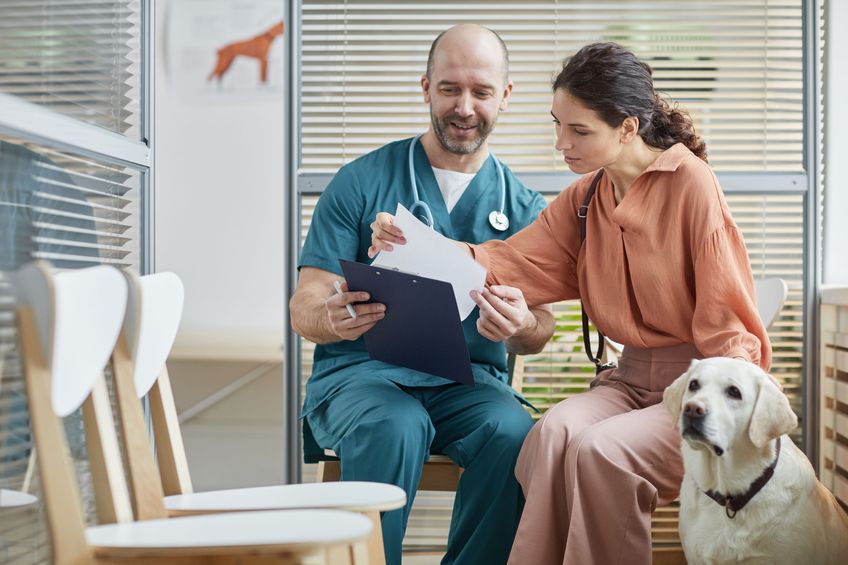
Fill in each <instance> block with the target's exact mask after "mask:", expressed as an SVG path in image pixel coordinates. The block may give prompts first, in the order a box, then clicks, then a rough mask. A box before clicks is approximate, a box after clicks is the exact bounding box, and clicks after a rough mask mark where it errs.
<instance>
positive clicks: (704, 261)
mask: <svg viewBox="0 0 848 565" xmlns="http://www.w3.org/2000/svg"><path fill="white" fill-rule="evenodd" d="M694 259H695V315H694V317H693V320H692V335H693V337H694V341H695V346H696V347H697V348H698V350H699V351H700V352H701V353H702V354H703V355H705V356H706V357H741V358H743V359H746V360H748V361H751V362H752V363H756V364H757V365H759V366H760V367H762V368H763V369H764V370H768V369H769V367H770V366H771V344H770V343H769V338H768V334H767V333H766V330H765V328H764V327H763V323H762V321H761V320H760V316H759V314H758V312H757V306H756V302H755V296H754V288H753V277H752V274H751V265H750V263H749V262H748V254H747V251H746V249H745V243H744V241H743V239H742V235H741V234H740V233H739V229H738V228H737V227H736V226H735V225H733V224H732V223H725V224H724V225H722V226H721V227H719V228H718V229H716V230H715V231H714V232H712V233H711V234H710V235H709V236H707V237H706V238H705V239H704V241H703V242H702V243H701V245H700V249H699V250H697V251H696V254H695V258H694Z"/></svg>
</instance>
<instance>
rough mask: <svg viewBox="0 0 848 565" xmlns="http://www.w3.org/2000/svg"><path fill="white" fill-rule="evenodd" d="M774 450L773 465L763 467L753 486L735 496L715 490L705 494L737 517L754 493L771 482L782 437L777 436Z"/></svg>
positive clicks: (729, 515)
mask: <svg viewBox="0 0 848 565" xmlns="http://www.w3.org/2000/svg"><path fill="white" fill-rule="evenodd" d="M774 450H775V452H776V453H775V454H774V461H772V462H771V465H769V466H768V467H766V468H765V469H763V472H762V474H760V476H759V477H757V479H756V480H755V481H754V482H753V483H751V486H749V487H748V490H747V491H745V492H743V493H742V494H737V495H735V496H734V495H729V494H721V493H718V492H713V491H712V490H707V491H704V494H706V495H707V496H709V497H710V498H712V499H713V500H715V501H716V502H717V503H719V504H720V505H722V506H724V511H725V513H726V514H727V517H728V518H733V517H735V516H736V513H737V512H739V511H740V510H742V509H743V508H745V505H746V504H748V502H750V500H751V499H752V498H754V495H756V494H757V493H758V492H760V490H762V488H763V487H764V486H766V483H767V482H769V479H771V477H772V475H774V470H775V468H776V467H777V461H778V460H779V459H780V438H777V442H776V443H775V447H774Z"/></svg>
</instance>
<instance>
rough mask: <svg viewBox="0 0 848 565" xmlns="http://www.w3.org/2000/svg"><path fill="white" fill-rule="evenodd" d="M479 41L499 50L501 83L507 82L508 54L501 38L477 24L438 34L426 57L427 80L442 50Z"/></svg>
mask: <svg viewBox="0 0 848 565" xmlns="http://www.w3.org/2000/svg"><path fill="white" fill-rule="evenodd" d="M480 41H488V42H491V44H492V47H494V48H497V49H500V50H501V54H502V55H503V82H504V84H506V83H507V82H508V81H509V52H508V51H507V49H506V43H504V42H503V39H501V36H499V35H498V34H497V33H495V32H494V31H492V30H491V29H489V28H487V27H483V26H481V25H477V24H459V25H455V26H453V27H451V28H449V29H446V30H445V31H443V32H442V33H440V34H439V35H438V36H437V37H436V39H435V40H433V44H432V45H431V46H430V53H429V54H428V55H427V78H428V79H432V77H433V69H434V66H435V64H436V58H437V56H438V53H439V51H440V49H442V48H459V49H462V48H463V47H465V46H467V45H469V44H473V43H477V42H480Z"/></svg>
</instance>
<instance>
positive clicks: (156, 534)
mask: <svg viewBox="0 0 848 565" xmlns="http://www.w3.org/2000/svg"><path fill="white" fill-rule="evenodd" d="M371 529H372V525H371V521H370V520H369V519H368V518H366V517H364V516H362V515H361V514H354V513H352V512H343V511H336V510H296V511H291V510H287V511H277V512H241V513H234V514H215V515H209V516H192V517H187V518H168V519H164V520H147V521H141V522H131V523H123V524H109V525H104V526H94V527H91V528H87V529H86V532H85V535H86V539H87V540H88V543H89V545H91V546H93V547H94V548H95V551H96V550H98V549H99V550H102V551H108V552H109V553H110V554H113V553H114V550H118V552H120V550H135V551H138V550H150V551H154V550H163V549H169V550H189V549H195V550H202V549H203V548H223V547H232V548H237V549H238V550H244V549H250V548H261V549H272V548H273V547H275V546H281V545H286V546H289V547H291V546H295V545H296V546H298V547H300V548H308V547H309V546H311V545H315V546H316V547H326V546H327V545H328V544H343V543H349V542H353V541H356V540H361V539H364V538H365V537H367V536H368V535H369V534H370V533H371Z"/></svg>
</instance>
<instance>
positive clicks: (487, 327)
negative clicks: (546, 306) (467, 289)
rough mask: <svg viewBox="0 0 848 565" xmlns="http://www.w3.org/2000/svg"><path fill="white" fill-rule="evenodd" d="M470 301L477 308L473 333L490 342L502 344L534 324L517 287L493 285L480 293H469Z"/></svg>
mask: <svg viewBox="0 0 848 565" xmlns="http://www.w3.org/2000/svg"><path fill="white" fill-rule="evenodd" d="M471 299H472V300H474V302H475V303H476V304H477V306H479V307H480V318H479V319H478V320H477V331H478V332H480V335H482V336H483V337H485V338H486V339H489V340H491V341H506V340H508V339H510V338H511V337H514V336H515V335H517V334H520V333H521V332H524V331H527V330H529V329H531V328H533V327H534V326H535V324H536V318H535V317H534V316H533V314H532V313H531V312H530V309H529V308H528V307H527V302H525V301H524V294H523V293H522V292H521V290H519V289H517V288H514V287H511V286H504V285H494V286H490V287H487V288H485V289H483V292H482V293H480V292H477V291H476V290H472V291H471Z"/></svg>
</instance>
